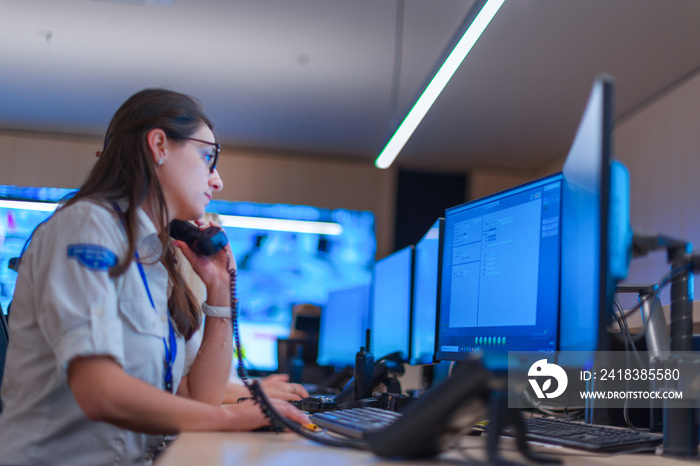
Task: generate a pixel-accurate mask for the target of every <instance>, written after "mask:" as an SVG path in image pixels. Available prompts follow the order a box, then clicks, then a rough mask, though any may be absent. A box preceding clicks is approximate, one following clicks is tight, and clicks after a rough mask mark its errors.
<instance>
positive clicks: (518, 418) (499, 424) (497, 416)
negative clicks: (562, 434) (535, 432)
mask: <svg viewBox="0 0 700 466" xmlns="http://www.w3.org/2000/svg"><path fill="white" fill-rule="evenodd" d="M488 412H489V414H488V420H489V424H488V426H489V427H488V433H487V435H486V451H487V454H488V459H489V464H500V465H511V464H513V465H514V464H518V463H513V462H511V461H507V460H504V459H503V458H501V456H500V454H499V453H498V444H499V442H500V440H501V435H502V434H503V433H504V432H505V431H506V430H508V433H509V435H513V437H515V443H516V445H517V447H518V450H519V451H520V453H522V454H523V456H524V457H525V458H527V459H528V460H530V461H533V462H535V463H546V464H560V463H561V460H560V459H559V458H554V457H552V456H547V455H542V454H539V453H535V452H534V451H532V450H531V449H530V445H529V444H528V443H527V440H526V438H525V421H524V420H523V417H522V414H521V413H520V410H518V409H513V408H508V393H507V392H506V391H503V390H493V391H491V393H490V394H489V400H488ZM509 428H510V429H509Z"/></svg>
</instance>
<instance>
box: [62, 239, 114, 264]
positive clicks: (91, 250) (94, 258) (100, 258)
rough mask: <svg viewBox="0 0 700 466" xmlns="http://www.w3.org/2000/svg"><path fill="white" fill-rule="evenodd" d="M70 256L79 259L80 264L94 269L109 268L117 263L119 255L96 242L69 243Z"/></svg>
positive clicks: (68, 251)
mask: <svg viewBox="0 0 700 466" xmlns="http://www.w3.org/2000/svg"><path fill="white" fill-rule="evenodd" d="M67 253H68V258H69V259H70V258H74V259H77V261H78V262H79V263H80V265H82V266H85V267H87V268H88V269H92V270H109V268H110V267H114V266H115V265H117V255H116V254H114V253H113V252H112V251H110V250H109V249H107V248H105V247H104V246H97V245H96V244H69V245H68V248H67Z"/></svg>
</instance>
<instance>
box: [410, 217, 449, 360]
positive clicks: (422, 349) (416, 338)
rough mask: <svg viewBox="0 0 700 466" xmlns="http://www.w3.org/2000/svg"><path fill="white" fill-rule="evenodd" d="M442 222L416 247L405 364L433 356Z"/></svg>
mask: <svg viewBox="0 0 700 466" xmlns="http://www.w3.org/2000/svg"><path fill="white" fill-rule="evenodd" d="M444 222H445V219H444V218H439V219H438V220H436V221H435V223H434V224H433V225H432V226H431V227H430V229H429V230H428V231H427V232H426V233H425V235H423V237H422V238H421V239H420V241H418V242H417V243H416V249H415V263H416V264H415V267H414V279H413V312H412V313H411V342H410V348H411V355H410V357H409V361H408V362H409V364H412V365H418V364H430V363H432V362H433V356H434V355H435V321H436V320H437V293H438V269H439V262H440V242H441V238H442V230H443V227H444Z"/></svg>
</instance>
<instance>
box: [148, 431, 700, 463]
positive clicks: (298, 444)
mask: <svg viewBox="0 0 700 466" xmlns="http://www.w3.org/2000/svg"><path fill="white" fill-rule="evenodd" d="M485 444H486V442H485V441H484V439H483V438H482V437H463V439H462V445H463V447H464V448H465V449H466V455H468V456H467V457H465V456H464V455H462V454H460V453H458V452H455V451H451V452H447V453H444V454H443V455H441V456H440V457H438V458H436V459H433V460H429V461H411V462H401V461H390V460H384V459H382V458H379V457H378V456H375V455H374V454H372V453H370V452H365V451H358V450H350V449H346V448H334V447H327V446H323V445H319V444H317V443H314V442H311V441H309V440H306V439H304V438H302V437H300V436H299V435H297V434H294V433H284V434H274V433H272V432H246V433H223V432H206V433H200V432H196V433H195V432H185V433H183V434H180V436H179V437H178V438H177V439H176V440H175V441H174V442H173V443H172V444H171V445H170V446H169V447H168V448H167V450H166V451H165V452H163V453H162V454H161V455H160V456H159V457H158V460H157V461H156V463H155V464H156V466H192V465H202V466H210V465H236V466H239V465H246V466H247V465H261V466H359V465H373V466H399V465H402V464H405V465H410V466H426V465H436V464H442V465H453V466H454V465H456V464H464V463H471V464H474V463H478V462H485V461H486V448H485ZM533 448H534V449H535V450H537V451H540V452H545V453H548V454H552V455H555V456H557V457H559V458H561V459H562V460H563V461H564V464H566V465H583V464H585V465H589V464H593V465H615V466H626V465H629V466H639V465H640V464H644V465H645V466H647V465H664V466H667V465H668V466H672V465H675V464H679V465H680V464H690V463H695V464H697V462H698V461H697V460H679V459H675V458H668V457H665V456H662V455H652V454H629V455H628V454H624V455H621V454H618V455H615V454H607V455H596V454H591V453H587V452H584V451H580V450H571V449H567V448H560V447H547V446H544V445H533ZM501 451H502V455H503V456H504V457H505V458H507V459H509V460H512V461H518V462H521V463H524V460H523V457H522V456H521V455H520V453H519V452H517V451H516V448H515V442H514V441H513V440H512V439H509V438H504V439H502V440H501ZM467 458H469V459H471V460H472V461H468V460H467ZM482 464H483V463H482Z"/></svg>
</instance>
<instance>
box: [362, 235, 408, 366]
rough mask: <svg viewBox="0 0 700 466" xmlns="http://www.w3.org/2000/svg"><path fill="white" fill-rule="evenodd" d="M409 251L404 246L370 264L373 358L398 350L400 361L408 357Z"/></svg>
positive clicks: (371, 349) (376, 358) (371, 343)
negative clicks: (371, 273) (372, 267)
mask: <svg viewBox="0 0 700 466" xmlns="http://www.w3.org/2000/svg"><path fill="white" fill-rule="evenodd" d="M413 253H414V247H413V246H407V247H405V248H403V249H400V250H398V251H396V252H394V253H393V254H391V255H389V256H387V257H384V258H383V259H380V260H378V261H377V262H376V263H375V264H374V273H373V276H372V305H371V307H370V329H371V335H370V351H371V352H372V354H373V355H374V359H375V361H378V360H380V359H381V358H383V357H384V356H387V355H389V354H391V353H396V352H398V353H400V355H401V356H400V360H401V361H404V362H405V361H407V360H408V356H409V339H410V322H411V307H412V305H413V291H412V286H413Z"/></svg>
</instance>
